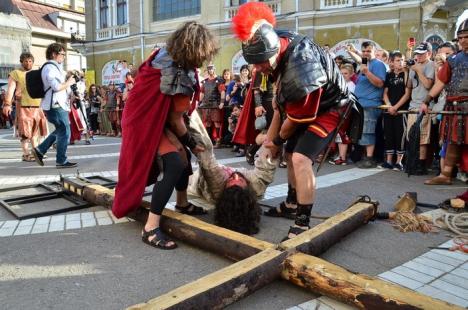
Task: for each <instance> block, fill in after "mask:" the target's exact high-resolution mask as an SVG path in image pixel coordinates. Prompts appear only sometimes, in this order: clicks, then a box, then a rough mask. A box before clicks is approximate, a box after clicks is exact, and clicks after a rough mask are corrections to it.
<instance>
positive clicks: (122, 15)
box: [117, 0, 127, 25]
mask: <svg viewBox="0 0 468 310" xmlns="http://www.w3.org/2000/svg"><path fill="white" fill-rule="evenodd" d="M126 23H127V0H117V25H125V24H126Z"/></svg>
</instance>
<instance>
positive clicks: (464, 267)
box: [460, 263, 468, 270]
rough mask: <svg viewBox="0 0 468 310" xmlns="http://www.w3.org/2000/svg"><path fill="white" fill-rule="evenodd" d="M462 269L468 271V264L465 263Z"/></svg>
mask: <svg viewBox="0 0 468 310" xmlns="http://www.w3.org/2000/svg"><path fill="white" fill-rule="evenodd" d="M460 267H461V268H462V269H465V270H468V263H464V264H463V265H461V266H460Z"/></svg>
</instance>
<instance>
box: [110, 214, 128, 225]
mask: <svg viewBox="0 0 468 310" xmlns="http://www.w3.org/2000/svg"><path fill="white" fill-rule="evenodd" d="M111 218H112V220H113V221H114V223H116V224H119V223H128V218H126V217H122V218H119V219H118V218H116V217H115V216H114V215H113V214H111Z"/></svg>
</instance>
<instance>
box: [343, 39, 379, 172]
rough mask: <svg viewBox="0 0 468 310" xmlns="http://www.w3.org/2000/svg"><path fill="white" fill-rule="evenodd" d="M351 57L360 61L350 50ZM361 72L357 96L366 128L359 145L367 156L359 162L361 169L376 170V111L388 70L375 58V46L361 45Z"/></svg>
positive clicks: (369, 44)
mask: <svg viewBox="0 0 468 310" xmlns="http://www.w3.org/2000/svg"><path fill="white" fill-rule="evenodd" d="M348 53H349V54H350V55H351V57H353V58H355V59H358V57H359V55H357V53H355V52H353V51H352V50H351V49H348ZM360 58H361V59H362V60H361V68H360V69H361V72H360V74H359V78H358V80H357V83H356V88H355V91H354V93H355V95H356V97H357V98H358V100H359V103H360V104H361V105H362V107H363V108H364V127H363V131H362V137H361V139H360V140H359V145H362V146H365V151H366V155H365V156H364V158H363V159H362V160H361V161H359V162H358V167H359V168H365V169H367V168H374V167H376V163H375V161H374V159H373V156H374V149H375V142H376V135H375V128H376V124H377V119H378V117H379V115H380V111H379V110H378V109H376V107H377V106H379V105H380V104H381V102H382V95H383V86H384V81H385V76H386V74H387V69H386V68H385V65H384V63H383V62H382V61H380V60H378V59H376V58H375V46H374V44H373V43H372V42H370V41H366V42H363V43H362V45H361V57H360Z"/></svg>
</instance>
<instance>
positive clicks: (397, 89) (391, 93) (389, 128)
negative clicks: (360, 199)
mask: <svg viewBox="0 0 468 310" xmlns="http://www.w3.org/2000/svg"><path fill="white" fill-rule="evenodd" d="M403 61H404V56H403V55H402V54H401V53H400V52H394V53H392V55H391V58H390V62H392V66H391V67H392V68H393V69H392V71H390V72H388V73H387V76H386V78H385V83H384V87H385V88H384V94H383V100H384V103H385V105H387V106H389V108H388V110H387V113H385V114H384V116H383V121H384V137H385V154H386V159H385V162H384V163H383V164H382V165H381V166H380V167H381V168H385V169H393V170H396V171H403V165H402V163H401V160H402V159H403V155H404V154H405V136H404V133H405V129H406V123H407V118H406V115H404V114H398V113H397V111H398V110H400V109H408V105H409V98H410V91H411V90H410V89H409V88H407V87H406V82H407V81H408V71H407V70H405V69H404V67H403ZM394 155H396V162H395V164H393V157H394Z"/></svg>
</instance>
